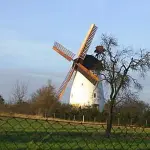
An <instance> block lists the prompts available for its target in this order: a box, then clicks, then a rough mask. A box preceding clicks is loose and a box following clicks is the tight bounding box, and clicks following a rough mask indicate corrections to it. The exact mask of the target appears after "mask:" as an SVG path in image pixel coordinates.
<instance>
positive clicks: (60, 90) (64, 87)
mask: <svg viewBox="0 0 150 150" xmlns="http://www.w3.org/2000/svg"><path fill="white" fill-rule="evenodd" d="M73 73H74V67H73V68H71V69H70V70H69V72H68V74H67V76H66V78H65V80H64V81H63V83H62V84H61V86H60V88H59V90H58V92H57V95H58V99H60V98H61V97H62V96H63V94H64V92H65V89H66V87H67V84H68V82H69V81H70V79H71V77H72V75H73Z"/></svg>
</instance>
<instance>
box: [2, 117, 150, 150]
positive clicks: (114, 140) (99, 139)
mask: <svg viewBox="0 0 150 150" xmlns="http://www.w3.org/2000/svg"><path fill="white" fill-rule="evenodd" d="M105 130H106V125H105V124H101V123H96V122H95V123H94V122H83V121H71V120H62V119H54V118H42V117H40V116H30V115H28V116H26V115H0V150H26V149H28V150H32V149H33V150H49V149H50V150H61V149H63V150H84V149H85V150H125V149H126V150H149V149H150V128H144V127H133V126H115V125H113V127H112V134H111V136H110V137H109V138H107V137H106V136H105Z"/></svg>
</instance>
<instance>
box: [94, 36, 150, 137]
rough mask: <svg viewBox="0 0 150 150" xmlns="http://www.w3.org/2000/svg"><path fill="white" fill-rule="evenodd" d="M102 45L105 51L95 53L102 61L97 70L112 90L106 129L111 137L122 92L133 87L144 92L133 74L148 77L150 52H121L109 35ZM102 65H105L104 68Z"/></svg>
mask: <svg viewBox="0 0 150 150" xmlns="http://www.w3.org/2000/svg"><path fill="white" fill-rule="evenodd" d="M101 45H102V46H103V50H101V49H102V47H101V46H98V47H97V49H96V50H95V53H96V57H97V58H98V59H99V60H100V61H101V63H100V65H97V70H98V72H99V73H100V74H101V75H102V77H103V80H104V81H105V82H106V83H107V84H108V85H109V88H110V94H109V117H108V121H107V129H106V135H107V136H108V137H109V136H110V134H111V128H112V121H113V110H114V108H115V105H116V104H117V103H119V102H120V101H121V99H120V100H119V101H118V100H117V98H118V97H119V94H121V91H123V90H126V89H129V88H131V87H133V86H134V88H136V89H138V90H142V85H141V84H140V83H139V82H138V80H137V79H135V78H134V77H133V73H139V74H140V75H141V77H144V76H145V75H146V72H147V71H148V70H149V69H150V52H148V51H145V50H143V49H140V50H139V51H137V52H134V50H133V49H131V48H124V49H122V50H119V46H118V42H117V40H116V39H115V38H113V37H111V36H107V35H102V38H101ZM99 47H100V50H99V49H98V48H99ZM101 64H103V67H102V65H101Z"/></svg>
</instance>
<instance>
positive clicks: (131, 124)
mask: <svg viewBox="0 0 150 150" xmlns="http://www.w3.org/2000/svg"><path fill="white" fill-rule="evenodd" d="M130 123H131V126H132V118H131V122H130Z"/></svg>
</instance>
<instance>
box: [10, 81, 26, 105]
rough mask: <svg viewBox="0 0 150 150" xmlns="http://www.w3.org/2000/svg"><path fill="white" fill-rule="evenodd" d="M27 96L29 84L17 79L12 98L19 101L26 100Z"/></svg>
mask: <svg viewBox="0 0 150 150" xmlns="http://www.w3.org/2000/svg"><path fill="white" fill-rule="evenodd" d="M26 96H27V84H26V83H24V82H19V81H18V80H17V81H16V84H15V86H14V89H13V93H12V99H13V101H15V102H17V103H22V102H24V100H25V98H26Z"/></svg>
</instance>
